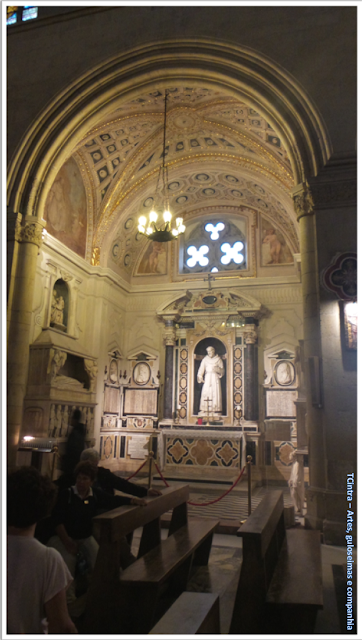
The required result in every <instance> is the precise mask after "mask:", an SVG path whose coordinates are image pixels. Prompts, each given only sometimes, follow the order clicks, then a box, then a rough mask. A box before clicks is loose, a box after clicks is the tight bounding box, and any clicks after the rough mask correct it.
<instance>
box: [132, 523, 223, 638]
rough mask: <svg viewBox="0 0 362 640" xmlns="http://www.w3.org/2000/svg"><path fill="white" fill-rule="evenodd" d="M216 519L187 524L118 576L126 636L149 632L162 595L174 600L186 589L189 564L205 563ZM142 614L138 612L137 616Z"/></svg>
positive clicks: (157, 614)
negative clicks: (127, 617) (124, 609)
mask: <svg viewBox="0 0 362 640" xmlns="http://www.w3.org/2000/svg"><path fill="white" fill-rule="evenodd" d="M218 524H219V521H218V520H214V519H209V518H200V519H196V518H193V519H190V521H189V522H188V523H187V524H186V525H184V526H183V527H181V528H180V529H178V530H177V531H175V533H174V534H172V535H170V536H169V537H168V538H167V540H164V541H163V542H162V543H161V544H160V545H158V546H157V547H155V548H154V549H153V550H152V551H149V552H148V553H147V554H146V555H144V556H143V557H142V558H140V559H139V560H137V562H135V564H132V565H131V566H130V567H128V568H127V569H125V571H124V572H123V573H122V574H121V577H120V593H121V596H122V600H123V601H124V602H126V609H127V612H128V613H129V619H130V626H129V628H127V629H125V631H127V632H129V633H138V634H142V633H148V632H149V631H150V629H151V628H152V626H153V625H154V624H155V622H156V620H157V617H159V615H160V614H162V613H163V611H162V609H160V606H161V607H162V600H161V597H162V595H163V594H164V593H165V592H166V590H167V598H168V599H170V598H171V599H174V598H176V597H177V596H178V595H179V594H180V593H181V592H182V591H184V590H185V589H186V586H187V582H188V578H189V573H190V569H191V564H192V563H193V564H194V565H196V566H204V565H206V564H207V563H208V559H209V553H210V548H211V544H212V536H213V533H214V531H215V529H216V527H217V525H218ZM140 612H141V613H140Z"/></svg>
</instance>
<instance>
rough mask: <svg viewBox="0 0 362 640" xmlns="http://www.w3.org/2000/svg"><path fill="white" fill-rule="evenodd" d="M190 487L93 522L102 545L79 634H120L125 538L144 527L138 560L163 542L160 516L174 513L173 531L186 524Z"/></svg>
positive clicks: (165, 493)
mask: <svg viewBox="0 0 362 640" xmlns="http://www.w3.org/2000/svg"><path fill="white" fill-rule="evenodd" d="M188 499H189V487H188V485H180V486H178V487H176V488H174V487H169V488H167V489H163V491H162V495H161V496H155V497H147V498H145V500H146V502H147V506H146V507H139V506H136V505H127V506H124V507H118V508H117V509H112V511H107V512H106V513H103V514H102V515H99V516H97V517H96V518H94V520H93V524H94V535H95V537H96V539H97V540H98V542H99V551H98V555H97V562H96V566H95V568H94V571H93V574H92V579H91V584H90V586H89V589H88V593H87V603H86V611H85V619H84V623H83V625H82V630H80V632H84V633H111V632H114V633H118V632H119V625H120V624H121V622H122V620H120V618H121V615H122V607H121V604H122V603H121V602H120V601H119V594H118V592H117V588H118V585H119V575H120V560H119V559H120V546H121V544H122V542H121V541H122V539H123V538H124V536H127V534H130V533H132V532H133V531H135V529H138V528H139V527H143V531H142V537H141V542H140V548H139V554H138V555H139V557H140V556H142V555H143V554H145V553H147V552H148V551H150V550H151V549H153V548H154V547H155V546H157V545H158V544H160V542H161V522H160V520H161V516H162V515H163V514H164V513H166V512H168V511H170V510H172V518H171V523H170V532H171V533H172V532H174V531H176V530H177V529H179V528H180V527H182V526H183V525H185V524H186V523H187V500H188Z"/></svg>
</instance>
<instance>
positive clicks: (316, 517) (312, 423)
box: [293, 183, 326, 529]
mask: <svg viewBox="0 0 362 640" xmlns="http://www.w3.org/2000/svg"><path fill="white" fill-rule="evenodd" d="M293 196H294V207H295V211H296V214H297V219H298V222H299V226H300V253H301V277H302V295H303V321H304V358H305V365H306V366H305V385H306V396H307V398H306V399H307V405H306V408H307V414H306V429H307V435H308V440H309V483H310V487H309V488H308V491H307V519H308V521H309V523H310V524H311V525H312V526H314V527H316V528H320V529H322V522H323V517H322V514H323V511H324V506H323V504H322V503H323V499H324V498H323V495H322V493H321V492H320V490H325V489H326V451H325V436H324V428H323V414H322V410H321V409H322V407H321V406H317V405H316V404H312V381H311V377H310V364H311V360H310V359H312V358H313V357H317V358H318V359H319V362H320V363H321V336H320V305H319V275H318V262H317V237H316V220H315V212H314V203H313V199H312V195H311V192H310V190H309V187H308V185H306V184H304V183H303V184H301V185H299V186H298V187H297V189H295V191H294V194H293ZM316 488H318V490H319V492H318V491H317V492H316V491H315V489H316ZM308 494H309V495H310V500H309V502H308ZM319 503H320V504H319Z"/></svg>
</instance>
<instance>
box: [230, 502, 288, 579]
mask: <svg viewBox="0 0 362 640" xmlns="http://www.w3.org/2000/svg"><path fill="white" fill-rule="evenodd" d="M238 535H240V536H241V537H242V538H243V556H244V557H245V555H247V554H254V555H255V561H256V562H259V563H262V565H263V568H264V579H265V586H266V590H267V589H268V586H269V583H270V580H271V578H272V575H273V572H274V569H275V566H276V563H277V561H278V557H279V553H280V549H281V547H282V544H283V540H284V537H285V524H284V502H283V492H282V491H270V492H269V493H267V494H266V495H265V496H264V498H263V499H262V501H261V502H260V504H259V505H258V506H257V508H256V509H255V511H254V512H253V513H252V514H251V515H250V516H249V518H248V519H247V521H246V522H245V523H244V524H243V525H242V526H241V527H240V529H239V531H238Z"/></svg>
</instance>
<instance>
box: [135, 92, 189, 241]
mask: <svg viewBox="0 0 362 640" xmlns="http://www.w3.org/2000/svg"><path fill="white" fill-rule="evenodd" d="M167 96H168V93H167V89H165V111H164V120H163V146H162V164H161V167H160V171H159V174H158V179H157V185H156V192H155V196H154V199H153V201H154V207H153V208H152V210H151V211H150V213H149V215H148V220H147V217H146V216H143V215H142V216H140V217H139V219H138V231H139V232H140V233H141V234H142V235H144V236H146V238H148V239H149V240H154V241H156V242H170V241H171V240H176V238H178V236H180V235H181V234H182V233H184V232H185V229H186V227H185V225H184V224H183V219H182V218H179V217H178V218H176V221H175V223H174V222H173V220H172V213H171V211H170V205H169V199H168V170H167V166H166V164H165V157H166V116H167ZM160 182H161V187H160V188H159V184H160ZM162 211H163V213H162ZM160 215H162V218H161V221H160V222H158V219H159V216H160Z"/></svg>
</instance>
